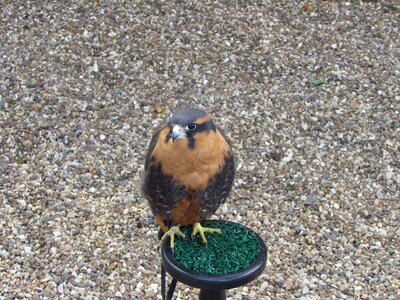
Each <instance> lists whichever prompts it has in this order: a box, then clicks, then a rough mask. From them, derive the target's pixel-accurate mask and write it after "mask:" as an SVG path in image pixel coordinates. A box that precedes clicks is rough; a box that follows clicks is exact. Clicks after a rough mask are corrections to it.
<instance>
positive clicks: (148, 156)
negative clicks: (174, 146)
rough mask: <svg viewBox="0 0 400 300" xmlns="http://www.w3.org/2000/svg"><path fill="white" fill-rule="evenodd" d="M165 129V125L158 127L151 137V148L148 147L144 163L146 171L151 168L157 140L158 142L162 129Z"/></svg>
mask: <svg viewBox="0 0 400 300" xmlns="http://www.w3.org/2000/svg"><path fill="white" fill-rule="evenodd" d="M164 129H165V127H162V128H160V129H158V130H157V131H156V132H155V133H154V135H153V137H152V138H151V141H150V145H149V148H148V150H147V153H146V159H145V163H144V169H145V171H146V170H147V169H148V168H149V165H150V161H151V156H152V154H153V151H154V148H155V147H156V145H157V142H158V140H159V138H160V133H161V131H162V130H164Z"/></svg>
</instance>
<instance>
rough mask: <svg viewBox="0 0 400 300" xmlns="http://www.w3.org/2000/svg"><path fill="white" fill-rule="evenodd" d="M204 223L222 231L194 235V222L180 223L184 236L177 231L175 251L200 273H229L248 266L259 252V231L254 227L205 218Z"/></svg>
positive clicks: (180, 261)
mask: <svg viewBox="0 0 400 300" xmlns="http://www.w3.org/2000/svg"><path fill="white" fill-rule="evenodd" d="M201 225H202V226H203V227H211V228H220V229H221V230H222V232H221V233H209V232H206V233H205V237H206V239H207V241H208V243H207V244H203V242H202V240H201V238H200V235H199V234H197V235H196V237H195V238H194V239H192V238H191V236H190V235H191V233H192V226H183V227H181V230H182V232H183V233H184V234H185V235H186V238H185V239H183V238H181V237H178V236H176V235H175V247H174V249H173V253H174V256H175V259H176V260H177V261H178V262H179V263H180V264H182V265H183V266H184V267H186V268H188V269H190V270H192V271H194V272H196V273H201V274H213V275H220V274H228V273H236V272H239V271H241V270H244V269H246V268H247V267H248V266H249V265H250V264H251V263H252V262H253V261H254V259H255V258H256V257H257V255H258V253H259V252H260V248H259V242H258V239H257V235H256V234H255V233H254V232H253V231H249V230H248V229H246V228H242V227H240V226H239V225H234V224H230V223H222V222H213V221H205V222H203V223H201Z"/></svg>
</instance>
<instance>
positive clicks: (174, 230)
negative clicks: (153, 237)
mask: <svg viewBox="0 0 400 300" xmlns="http://www.w3.org/2000/svg"><path fill="white" fill-rule="evenodd" d="M175 234H177V235H179V236H180V237H182V238H185V237H186V235H185V234H184V233H183V232H182V231H181V230H180V229H179V226H172V227H171V228H170V229H169V230H168V231H167V232H166V233H164V235H163V236H162V238H161V240H160V247H162V243H163V241H164V240H165V239H166V238H167V236H169V237H171V244H170V246H171V248H174V246H175Z"/></svg>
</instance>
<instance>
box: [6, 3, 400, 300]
mask: <svg viewBox="0 0 400 300" xmlns="http://www.w3.org/2000/svg"><path fill="white" fill-rule="evenodd" d="M41 2H42V4H41ZM399 16H400V5H399V3H397V2H396V1H393V2H385V1H379V2H377V1H365V2H362V1H354V2H339V3H335V2H334V1H315V2H314V3H313V2H305V1H296V0H293V1H272V0H269V1H268V0H267V1H235V2H234V1H208V2H203V3H198V2H197V1H193V2H186V1H174V2H173V1H165V2H161V1H146V2H145V3H142V2H140V3H139V1H138V2H136V3H133V2H131V1H103V0H101V1H100V2H99V3H96V2H95V3H92V2H90V1H39V2H37V1H7V0H0V147H1V148H0V157H1V159H0V173H1V176H0V203H1V206H0V238H1V245H0V299H12V298H21V299H22V298H27V299H36V300H37V299H55V298H59V299H78V298H80V299H111V298H122V299H160V296H159V295H160V277H159V275H158V274H159V266H160V254H159V251H158V249H157V237H156V235H157V230H158V229H157V227H156V226H155V225H154V221H153V219H152V216H151V213H150V211H149V208H148V207H147V204H146V202H145V201H144V200H143V198H142V197H141V195H140V192H139V189H138V180H139V174H140V172H141V170H142V169H143V161H144V154H145V151H146V148H147V145H148V143H149V142H150V138H151V136H152V134H153V133H154V131H155V130H156V128H158V127H159V126H161V125H162V124H163V123H164V122H165V120H166V119H167V118H168V116H169V115H170V113H171V112H172V111H174V110H175V109H176V108H178V107H181V106H189V105H190V106H194V107H200V108H204V109H206V110H207V111H209V112H210V113H211V114H212V116H213V118H214V120H215V122H216V123H217V124H218V125H220V126H221V127H223V128H224V129H225V131H226V132H227V133H228V135H229V136H230V137H231V139H232V143H233V146H234V151H235V154H236V156H237V162H238V173H237V178H236V182H235V187H234V190H233V191H232V194H231V196H230V199H229V200H228V202H227V203H226V204H225V205H224V206H222V207H221V208H220V209H219V211H218V213H217V215H216V216H215V217H216V218H221V219H228V220H231V221H237V222H241V223H243V224H245V225H247V226H249V227H252V228H254V230H256V231H257V232H258V233H259V234H260V235H262V236H263V237H265V240H266V241H267V243H268V245H269V259H268V264H267V268H266V270H265V272H264V273H263V274H262V275H261V276H260V277H259V278H258V279H257V280H255V281H253V282H252V283H251V284H248V285H247V286H245V287H242V288H238V289H233V290H230V291H228V297H229V299H235V300H236V299H252V300H254V299H293V298H301V299H399V298H400V274H399V268H400V266H399V265H400V242H399V240H400V238H399V235H400V229H399V227H400V226H399V225H400V224H399V219H400V213H399V209H400V205H399V198H400V164H399V161H400V157H399V145H400V130H399V127H400V126H399V125H400V115H399V113H400V79H399V78H400V39H399V27H400V26H399V25H400V17H399ZM196 294H197V291H196V290H194V289H192V288H189V287H187V286H185V285H183V284H178V287H177V291H176V299H196V296H194V295H196Z"/></svg>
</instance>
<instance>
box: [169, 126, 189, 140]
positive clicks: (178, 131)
mask: <svg viewBox="0 0 400 300" xmlns="http://www.w3.org/2000/svg"><path fill="white" fill-rule="evenodd" d="M185 136H186V132H185V129H184V128H183V127H182V126H179V125H175V126H174V127H173V128H172V141H174V142H175V140H177V139H180V138H183V137H185Z"/></svg>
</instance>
